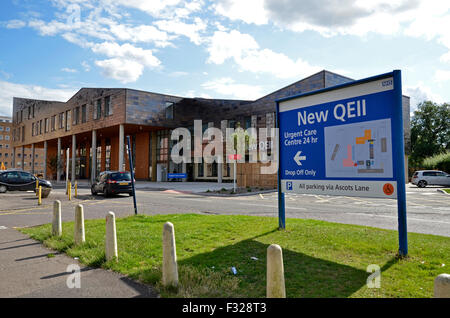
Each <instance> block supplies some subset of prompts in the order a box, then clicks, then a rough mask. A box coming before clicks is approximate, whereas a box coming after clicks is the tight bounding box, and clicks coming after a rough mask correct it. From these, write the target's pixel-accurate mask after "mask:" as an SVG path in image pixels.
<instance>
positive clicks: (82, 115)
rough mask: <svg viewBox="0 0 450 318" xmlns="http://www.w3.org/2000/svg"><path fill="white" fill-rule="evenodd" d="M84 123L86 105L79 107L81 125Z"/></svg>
mask: <svg viewBox="0 0 450 318" xmlns="http://www.w3.org/2000/svg"><path fill="white" fill-rule="evenodd" d="M85 122H86V105H83V106H81V123H83V124H84V123H85Z"/></svg>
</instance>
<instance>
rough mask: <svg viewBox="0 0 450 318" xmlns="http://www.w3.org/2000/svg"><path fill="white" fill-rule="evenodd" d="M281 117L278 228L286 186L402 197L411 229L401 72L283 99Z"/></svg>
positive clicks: (307, 190)
mask: <svg viewBox="0 0 450 318" xmlns="http://www.w3.org/2000/svg"><path fill="white" fill-rule="evenodd" d="M277 121H278V128H279V169H278V178H279V181H278V182H279V183H278V184H279V206H280V213H281V214H282V218H280V227H282V228H284V223H285V222H284V193H286V192H289V193H312V194H326V195H345V196H366V197H380V198H394V199H395V198H397V199H398V201H399V202H400V203H399V206H400V205H403V204H404V213H405V218H404V220H403V219H402V220H401V223H402V233H403V227H404V229H405V231H406V203H404V202H403V201H404V197H405V170H404V145H403V120H402V93H401V74H400V71H394V72H391V73H387V74H382V75H379V76H375V77H371V78H367V79H363V80H359V81H354V82H350V83H346V84H343V85H338V86H334V87H330V88H325V89H322V90H318V91H314V92H309V93H306V94H302V95H298V96H293V97H288V98H283V99H281V100H278V101H277ZM281 210H282V211H281ZM401 211H403V207H402V208H401V209H400V208H399V215H400V213H403V212H401ZM281 214H280V216H281ZM399 221H400V217H399ZM404 233H406V232H404ZM402 235H403V234H402ZM405 235H406V234H405ZM406 251H407V249H406ZM402 252H405V249H404V248H403V249H402Z"/></svg>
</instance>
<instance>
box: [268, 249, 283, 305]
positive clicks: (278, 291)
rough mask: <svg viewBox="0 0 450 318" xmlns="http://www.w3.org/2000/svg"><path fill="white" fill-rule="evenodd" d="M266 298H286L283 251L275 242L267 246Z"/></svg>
mask: <svg viewBox="0 0 450 318" xmlns="http://www.w3.org/2000/svg"><path fill="white" fill-rule="evenodd" d="M267 298H286V289H285V286H284V266H283V251H282V250H281V247H280V246H279V245H277V244H272V245H270V246H269V247H268V248H267Z"/></svg>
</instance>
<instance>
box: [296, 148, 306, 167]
mask: <svg viewBox="0 0 450 318" xmlns="http://www.w3.org/2000/svg"><path fill="white" fill-rule="evenodd" d="M301 153H302V152H301V150H300V151H299V152H297V153H296V154H295V156H294V160H295V162H296V163H297V164H298V165H299V166H301V165H302V160H306V156H301Z"/></svg>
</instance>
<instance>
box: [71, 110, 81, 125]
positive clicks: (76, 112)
mask: <svg viewBox="0 0 450 318" xmlns="http://www.w3.org/2000/svg"><path fill="white" fill-rule="evenodd" d="M79 120H80V107H76V108H74V110H73V124H74V125H78V124H79Z"/></svg>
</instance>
